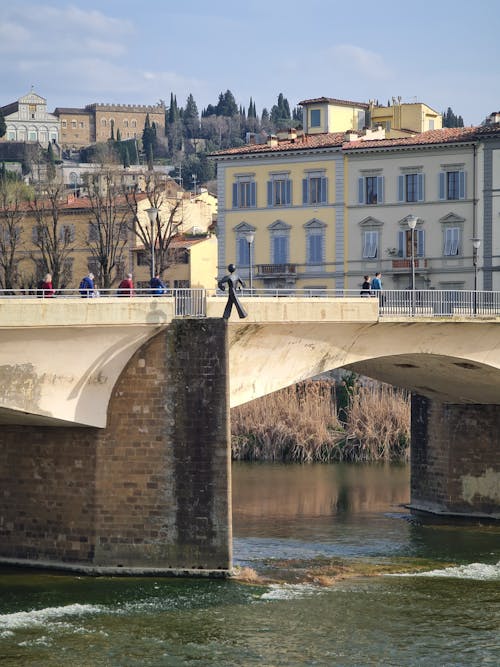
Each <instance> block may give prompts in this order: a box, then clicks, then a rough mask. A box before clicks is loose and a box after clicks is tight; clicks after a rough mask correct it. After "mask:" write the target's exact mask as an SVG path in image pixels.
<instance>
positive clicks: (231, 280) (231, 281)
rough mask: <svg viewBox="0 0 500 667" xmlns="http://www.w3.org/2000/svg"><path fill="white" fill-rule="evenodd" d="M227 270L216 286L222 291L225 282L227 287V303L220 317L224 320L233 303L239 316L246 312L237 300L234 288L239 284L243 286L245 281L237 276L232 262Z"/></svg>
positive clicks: (244, 315)
mask: <svg viewBox="0 0 500 667" xmlns="http://www.w3.org/2000/svg"><path fill="white" fill-rule="evenodd" d="M227 270H228V271H229V273H228V274H227V275H226V276H224V278H221V279H220V280H219V282H218V283H217V286H218V288H219V289H220V290H222V291H223V292H224V290H225V289H226V288H225V286H224V283H227V285H228V288H229V295H228V297H227V303H226V307H225V308H224V315H223V316H222V317H223V318H224V319H225V320H228V319H229V317H230V316H231V310H232V309H233V303H234V305H235V306H236V310H237V311H238V315H239V316H240V318H243V317H246V316H247V312H246V310H245V309H244V308H243V306H242V305H241V303H240V302H239V299H238V295H237V294H236V290H237V289H239V286H240V285H241V287H245V283H244V282H243V280H242V279H241V278H240V277H239V275H238V274H237V273H235V271H236V267H235V265H234V264H229V266H228V267H227Z"/></svg>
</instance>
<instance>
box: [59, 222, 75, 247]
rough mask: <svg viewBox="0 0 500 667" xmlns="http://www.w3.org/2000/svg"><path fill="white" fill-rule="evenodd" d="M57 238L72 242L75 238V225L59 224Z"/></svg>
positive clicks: (64, 241)
mask: <svg viewBox="0 0 500 667" xmlns="http://www.w3.org/2000/svg"><path fill="white" fill-rule="evenodd" d="M59 238H60V240H61V241H62V242H63V243H72V242H73V241H74V240H75V225H61V228H60V229H59Z"/></svg>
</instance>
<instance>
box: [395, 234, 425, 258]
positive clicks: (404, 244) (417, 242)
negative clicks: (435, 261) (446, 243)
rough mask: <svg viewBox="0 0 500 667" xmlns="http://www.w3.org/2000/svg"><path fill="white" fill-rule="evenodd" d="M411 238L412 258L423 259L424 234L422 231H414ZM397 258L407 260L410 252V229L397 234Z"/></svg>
mask: <svg viewBox="0 0 500 667" xmlns="http://www.w3.org/2000/svg"><path fill="white" fill-rule="evenodd" d="M413 234H414V237H413V243H414V249H413V250H414V252H413V256H414V257H425V233H424V230H423V229H415V230H414V232H413ZM398 241H399V243H398V245H399V253H398V254H399V256H400V257H406V258H409V257H411V256H412V252H411V229H405V230H401V231H400V232H399V239H398Z"/></svg>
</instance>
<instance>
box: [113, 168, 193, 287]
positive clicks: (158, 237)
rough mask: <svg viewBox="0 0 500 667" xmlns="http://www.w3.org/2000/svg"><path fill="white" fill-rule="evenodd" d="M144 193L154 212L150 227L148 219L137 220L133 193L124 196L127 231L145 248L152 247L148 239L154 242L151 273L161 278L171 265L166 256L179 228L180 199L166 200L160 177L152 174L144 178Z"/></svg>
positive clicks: (136, 208)
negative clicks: (128, 218) (129, 222)
mask: <svg viewBox="0 0 500 667" xmlns="http://www.w3.org/2000/svg"><path fill="white" fill-rule="evenodd" d="M145 193H146V195H147V197H148V200H149V203H150V206H151V208H155V209H156V210H157V211H158V213H157V215H156V217H155V220H154V223H153V225H151V223H150V221H149V218H147V221H146V220H145V219H144V218H142V219H140V218H139V215H138V212H139V209H138V204H139V196H138V192H137V190H134V191H133V192H129V193H127V194H126V198H127V203H128V206H129V210H130V212H131V213H132V214H133V223H132V227H131V230H132V231H133V233H134V234H135V235H136V236H137V238H138V239H139V241H140V242H141V243H142V244H143V246H144V248H145V249H150V248H151V247H152V240H153V239H154V260H155V273H158V274H159V275H160V276H162V275H163V273H164V271H165V270H166V269H167V268H168V267H169V266H170V264H171V263H172V261H171V253H169V248H170V244H171V241H172V239H173V238H174V237H175V236H176V234H177V232H178V229H179V227H180V226H181V225H182V198H179V197H176V198H175V199H174V198H172V197H167V193H166V191H165V182H164V178H163V177H162V175H159V174H155V173H154V172H148V174H147V176H146V183H145ZM151 233H153V236H151ZM145 256H146V261H147V263H148V264H149V266H150V268H151V270H152V261H151V260H152V258H151V253H150V252H149V253H146V255H145Z"/></svg>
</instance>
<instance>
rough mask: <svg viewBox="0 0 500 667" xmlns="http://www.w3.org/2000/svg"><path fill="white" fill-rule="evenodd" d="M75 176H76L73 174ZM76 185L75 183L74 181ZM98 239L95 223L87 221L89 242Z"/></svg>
mask: <svg viewBox="0 0 500 667" xmlns="http://www.w3.org/2000/svg"><path fill="white" fill-rule="evenodd" d="M75 176H76V174H75ZM75 184H76V181H75ZM98 238H99V227H98V224H97V222H93V221H92V220H89V239H88V240H89V241H97V239H98Z"/></svg>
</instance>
